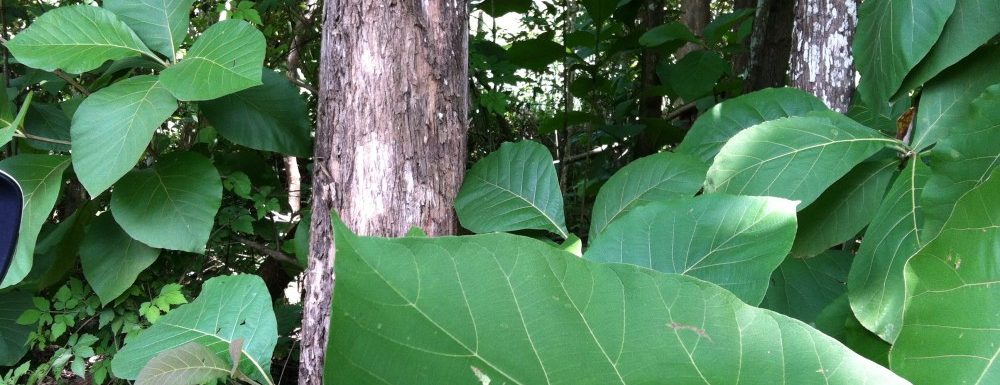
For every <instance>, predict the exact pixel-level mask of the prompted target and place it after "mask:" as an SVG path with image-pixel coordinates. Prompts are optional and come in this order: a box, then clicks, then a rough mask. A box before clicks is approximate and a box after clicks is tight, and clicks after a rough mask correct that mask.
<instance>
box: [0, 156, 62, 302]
mask: <svg viewBox="0 0 1000 385" xmlns="http://www.w3.org/2000/svg"><path fill="white" fill-rule="evenodd" d="M69 163H70V161H69V157H65V156H56V155H40V154H21V155H17V156H14V157H11V158H7V159H4V160H3V161H0V170H3V171H6V172H7V173H8V174H10V175H11V176H13V177H14V179H16V180H17V181H18V183H20V184H21V189H22V190H23V192H24V211H23V214H22V215H21V227H20V229H19V230H18V239H17V248H16V249H15V252H14V260H13V262H11V265H10V269H9V270H8V271H7V276H6V277H5V278H4V279H3V281H2V282H0V289H2V288H5V287H8V286H11V285H14V284H16V283H18V282H21V280H22V279H24V277H25V276H27V275H28V272H30V271H31V265H32V263H33V261H34V255H35V242H36V241H37V240H38V232H39V231H41V230H42V225H43V224H45V221H46V220H48V219H49V215H50V214H52V208H53V207H54V206H55V204H56V199H57V198H58V197H59V189H60V188H61V187H62V176H63V171H65V170H66V168H67V167H69Z"/></svg>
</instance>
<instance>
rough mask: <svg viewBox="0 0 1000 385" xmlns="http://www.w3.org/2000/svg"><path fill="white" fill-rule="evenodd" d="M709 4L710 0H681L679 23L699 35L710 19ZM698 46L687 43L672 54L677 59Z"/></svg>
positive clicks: (710, 9)
mask: <svg viewBox="0 0 1000 385" xmlns="http://www.w3.org/2000/svg"><path fill="white" fill-rule="evenodd" d="M711 5H712V0H681V24H684V25H685V26H687V27H688V29H690V30H691V32H694V34H695V35H698V36H701V31H702V30H703V29H705V26H706V25H708V22H709V21H711V20H712V8H711ZM698 48H699V47H698V45H696V44H692V43H687V44H685V45H684V46H683V47H681V48H680V49H678V50H677V53H676V54H674V56H676V57H677V59H678V60H679V59H680V58H682V57H684V55H687V54H688V53H689V52H691V51H695V50H697V49H698Z"/></svg>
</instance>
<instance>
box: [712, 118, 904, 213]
mask: <svg viewBox="0 0 1000 385" xmlns="http://www.w3.org/2000/svg"><path fill="white" fill-rule="evenodd" d="M887 146H897V147H898V146H899V141H897V140H895V139H890V138H886V137H885V136H883V135H882V134H881V133H879V132H877V131H874V130H872V129H870V128H868V127H865V126H862V125H860V124H858V123H857V122H855V121H853V120H851V119H848V118H847V117H845V116H843V115H840V114H837V113H835V112H832V111H822V112H813V113H810V114H808V115H807V116H797V117H791V118H784V119H778V120H771V121H768V122H765V123H761V124H758V125H756V126H753V127H751V128H749V129H746V130H743V131H741V132H740V133H739V134H736V136H733V138H732V139H730V140H729V142H727V143H726V145H725V146H723V147H722V150H720V151H719V155H718V156H716V157H715V163H713V164H712V167H710V168H709V169H708V177H707V178H706V180H705V191H707V192H724V193H730V194H738V195H762V196H777V197H782V198H786V199H791V200H798V201H801V203H800V204H799V210H801V209H803V208H805V207H806V206H808V205H809V204H810V203H812V202H813V201H814V200H815V199H816V198H817V197H819V195H820V194H821V193H823V191H825V190H826V188H827V187H829V186H830V185H831V184H833V183H834V182H836V181H837V180H838V179H840V178H841V177H842V176H844V175H845V174H847V172H848V171H850V170H851V169H853V168H854V166H855V165H857V164H858V163H861V162H862V161H864V160H865V159H867V158H868V157H870V156H872V155H873V154H875V153H876V152H878V151H879V150H881V149H883V148H885V147H887Z"/></svg>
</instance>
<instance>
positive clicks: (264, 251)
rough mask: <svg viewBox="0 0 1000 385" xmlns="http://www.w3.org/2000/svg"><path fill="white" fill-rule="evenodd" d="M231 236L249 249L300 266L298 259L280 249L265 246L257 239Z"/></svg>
mask: <svg viewBox="0 0 1000 385" xmlns="http://www.w3.org/2000/svg"><path fill="white" fill-rule="evenodd" d="M233 238H235V239H236V240H237V241H240V243H242V244H244V245H246V246H248V247H250V248H251V249H254V250H256V251H258V252H260V253H261V254H264V255H265V256H268V257H271V258H274V259H276V260H278V261H281V262H285V263H290V264H293V265H296V266H301V264H299V261H298V260H297V259H295V258H292V257H291V256H290V255H288V254H285V253H282V252H281V251H278V250H274V249H272V248H269V247H267V246H265V245H264V244H263V243H259V242H257V241H254V240H251V239H248V238H244V237H240V236H234V237H233Z"/></svg>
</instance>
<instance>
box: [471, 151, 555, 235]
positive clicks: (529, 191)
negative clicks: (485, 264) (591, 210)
mask: <svg viewBox="0 0 1000 385" xmlns="http://www.w3.org/2000/svg"><path fill="white" fill-rule="evenodd" d="M455 211H456V212H457V214H458V219H459V221H460V222H461V223H462V226H463V227H465V228H466V229H469V230H470V231H472V232H475V233H488V232H494V231H516V230H526V229H537V230H548V231H551V232H553V233H556V234H559V235H560V236H562V237H563V238H567V237H569V231H568V230H567V229H566V219H565V214H564V213H563V198H562V192H560V191H559V181H558V179H556V169H555V167H554V166H553V165H552V155H551V154H549V150H548V148H545V146H543V145H541V144H538V143H535V142H531V141H523V142H517V143H504V144H502V145H500V149H499V150H497V151H495V152H493V153H491V154H489V155H487V156H486V157H485V158H483V159H482V160H480V161H479V162H476V164H475V165H474V166H472V169H471V170H469V173H468V174H467V175H466V176H465V182H464V183H462V188H461V189H460V190H459V192H458V197H456V198H455Z"/></svg>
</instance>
